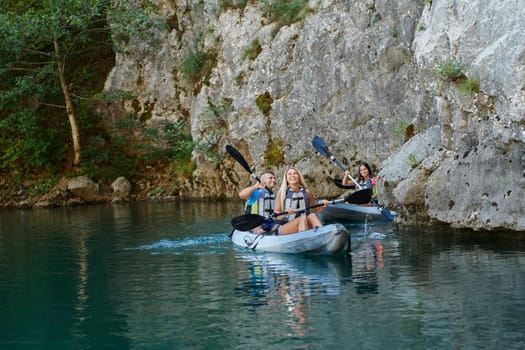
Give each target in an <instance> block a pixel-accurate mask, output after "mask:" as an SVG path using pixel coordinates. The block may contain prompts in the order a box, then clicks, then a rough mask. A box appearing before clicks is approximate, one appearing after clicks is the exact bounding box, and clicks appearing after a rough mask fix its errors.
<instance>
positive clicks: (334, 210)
mask: <svg viewBox="0 0 525 350" xmlns="http://www.w3.org/2000/svg"><path fill="white" fill-rule="evenodd" d="M391 213H392V215H394V216H395V212H391ZM320 218H321V220H323V222H326V223H331V222H345V223H358V222H363V223H364V222H368V221H374V220H381V219H382V215H381V209H380V208H379V207H376V206H364V205H356V204H348V203H336V204H329V205H327V206H326V208H324V209H323V211H322V212H321V213H320Z"/></svg>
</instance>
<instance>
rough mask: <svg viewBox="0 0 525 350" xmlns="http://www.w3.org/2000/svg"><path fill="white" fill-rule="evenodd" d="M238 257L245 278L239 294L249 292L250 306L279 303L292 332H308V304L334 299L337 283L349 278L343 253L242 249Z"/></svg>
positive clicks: (239, 288)
mask: <svg viewBox="0 0 525 350" xmlns="http://www.w3.org/2000/svg"><path fill="white" fill-rule="evenodd" d="M239 259H240V260H241V261H244V262H246V263H247V264H248V278H247V279H246V280H244V281H241V282H242V284H241V285H240V286H239V287H238V288H237V294H238V295H239V296H245V295H250V298H249V299H247V303H248V304H249V305H251V306H267V307H270V308H273V307H276V306H277V307H281V308H283V309H284V310H285V311H286V319H285V320H281V321H282V322H283V323H284V324H286V325H288V326H289V327H290V329H291V331H293V336H296V337H302V336H305V335H306V334H307V333H308V327H309V326H308V306H309V305H312V304H315V303H316V302H318V300H319V299H320V298H322V299H323V302H327V300H328V299H336V298H337V296H338V295H339V293H340V291H341V285H342V284H343V283H346V282H349V281H350V279H351V267H350V260H349V259H346V258H345V257H318V256H308V255H291V254H272V253H255V252H253V253H246V254H243V255H240V257H239Z"/></svg>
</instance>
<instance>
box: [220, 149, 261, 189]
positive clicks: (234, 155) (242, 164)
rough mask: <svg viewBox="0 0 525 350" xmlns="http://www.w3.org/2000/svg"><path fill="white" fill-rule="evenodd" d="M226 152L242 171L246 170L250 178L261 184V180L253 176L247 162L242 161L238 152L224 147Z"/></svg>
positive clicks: (242, 158)
mask: <svg viewBox="0 0 525 350" xmlns="http://www.w3.org/2000/svg"><path fill="white" fill-rule="evenodd" d="M226 152H228V153H229V154H230V155H231V156H232V157H233V158H234V159H235V160H236V161H237V162H239V164H240V165H241V166H242V167H243V168H244V169H246V171H247V172H249V173H250V176H252V177H253V178H254V179H255V180H257V182H261V179H259V178H258V177H257V175H255V174H254V173H253V172H252V169H250V166H249V165H248V162H247V161H246V159H244V157H243V156H242V154H241V153H240V152H239V151H237V150H236V149H235V148H234V147H233V146H232V145H226Z"/></svg>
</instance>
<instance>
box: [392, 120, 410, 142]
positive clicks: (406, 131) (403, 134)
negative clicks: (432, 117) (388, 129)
mask: <svg viewBox="0 0 525 350" xmlns="http://www.w3.org/2000/svg"><path fill="white" fill-rule="evenodd" d="M392 133H393V135H394V138H396V139H398V140H401V141H402V143H405V142H407V141H408V140H409V139H410V138H411V137H412V136H414V125H413V124H411V123H407V122H406V121H405V120H404V119H403V118H402V119H401V120H400V122H399V124H398V125H397V126H396V127H395V128H394V129H393V130H392Z"/></svg>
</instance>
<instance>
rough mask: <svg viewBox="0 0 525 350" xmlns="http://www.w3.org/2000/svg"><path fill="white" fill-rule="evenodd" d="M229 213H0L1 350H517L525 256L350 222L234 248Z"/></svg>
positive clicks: (479, 243)
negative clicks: (287, 251) (259, 247)
mask: <svg viewBox="0 0 525 350" xmlns="http://www.w3.org/2000/svg"><path fill="white" fill-rule="evenodd" d="M240 207H241V204H240V203H238V202H218V203H204V202H180V203H179V202H176V203H153V204H146V203H140V204H133V205H113V206H112V205H100V206H89V207H75V208H58V209H51V210H30V211H26V210H19V211H3V212H0V301H1V304H0V305H1V313H0V349H298V348H299V349H336V348H341V347H348V348H351V349H523V348H525V334H524V332H523V324H524V322H525V248H524V247H523V245H520V244H519V243H516V242H514V241H507V242H501V241H495V240H488V239H486V238H484V239H480V238H475V237H472V236H470V237H465V236H458V235H451V234H443V235H438V234H428V233H424V232H414V233H408V232H394V231H393V230H392V228H391V227H390V226H388V225H384V224H381V223H377V224H374V225H370V226H364V225H356V226H349V229H350V231H351V234H352V247H353V248H352V253H351V256H349V257H346V256H340V257H311V256H304V255H283V254H263V253H255V252H251V251H246V250H243V249H237V248H234V247H233V246H232V244H231V242H230V241H229V238H228V234H229V232H230V229H231V227H230V224H229V221H230V219H231V217H233V216H236V215H238V214H239V212H240Z"/></svg>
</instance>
